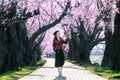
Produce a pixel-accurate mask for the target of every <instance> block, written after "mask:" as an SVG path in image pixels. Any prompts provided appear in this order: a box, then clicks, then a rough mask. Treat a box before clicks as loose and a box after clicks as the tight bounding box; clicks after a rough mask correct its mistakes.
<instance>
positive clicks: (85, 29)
mask: <svg viewBox="0 0 120 80" xmlns="http://www.w3.org/2000/svg"><path fill="white" fill-rule="evenodd" d="M105 3H106V4H107V5H104V3H103V2H102V1H101V0H98V3H97V8H98V9H99V15H98V16H97V17H96V19H95V21H94V27H93V29H92V30H91V28H90V27H92V25H90V24H89V23H90V20H91V19H89V18H86V17H84V19H82V18H81V17H79V18H78V21H77V22H76V23H77V26H76V27H74V28H72V29H71V39H70V40H69V41H70V44H69V45H70V49H69V54H68V57H69V59H74V60H76V61H77V62H84V63H89V64H91V62H90V58H89V57H90V51H91V50H92V49H93V47H94V46H95V45H97V44H98V43H100V42H102V41H105V45H106V48H105V52H104V57H103V61H102V66H107V67H109V68H111V69H113V70H120V61H119V60H120V57H119V55H120V51H119V46H120V38H119V37H118V36H119V30H120V29H119V25H120V24H119V23H120V22H119V21H120V20H119V18H120V17H119V16H120V11H119V10H120V8H119V5H120V1H119V0H118V1H117V3H116V6H117V8H116V9H113V7H112V6H111V3H112V1H111V0H110V1H109V0H108V1H105ZM113 10H115V12H116V14H115V15H116V16H115V18H114V17H113V14H112V12H113ZM86 16H87V15H86ZM113 18H114V19H113ZM113 20H114V21H113ZM101 21H103V24H104V25H103V26H101V25H100V23H101ZM113 22H114V24H113ZM112 25H114V31H113V26H112ZM76 28H77V32H76V30H74V29H76ZM101 35H102V36H101Z"/></svg>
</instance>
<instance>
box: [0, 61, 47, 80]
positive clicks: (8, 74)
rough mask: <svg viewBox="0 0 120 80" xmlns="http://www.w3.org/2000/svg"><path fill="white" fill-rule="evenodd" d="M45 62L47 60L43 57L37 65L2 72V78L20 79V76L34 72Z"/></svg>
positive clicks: (0, 76) (1, 79)
mask: <svg viewBox="0 0 120 80" xmlns="http://www.w3.org/2000/svg"><path fill="white" fill-rule="evenodd" d="M45 63H46V60H44V59H42V60H40V61H38V62H37V66H34V67H29V66H26V67H24V68H22V70H19V71H9V72H6V73H3V74H0V80H18V79H19V78H21V77H23V76H26V75H28V74H30V73H32V72H33V71H34V70H36V69H38V68H41V67H42V66H43V65H44V64H45Z"/></svg>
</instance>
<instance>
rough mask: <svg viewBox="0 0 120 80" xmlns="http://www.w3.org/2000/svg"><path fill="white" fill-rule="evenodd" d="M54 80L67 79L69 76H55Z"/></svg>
mask: <svg viewBox="0 0 120 80" xmlns="http://www.w3.org/2000/svg"><path fill="white" fill-rule="evenodd" d="M54 80H67V78H66V77H65V76H61V77H60V76H57V77H55V79H54Z"/></svg>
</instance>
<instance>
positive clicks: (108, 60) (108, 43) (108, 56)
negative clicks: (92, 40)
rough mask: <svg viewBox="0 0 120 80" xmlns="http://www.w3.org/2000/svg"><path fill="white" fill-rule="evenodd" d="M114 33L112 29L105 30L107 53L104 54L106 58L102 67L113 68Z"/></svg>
mask: <svg viewBox="0 0 120 80" xmlns="http://www.w3.org/2000/svg"><path fill="white" fill-rule="evenodd" d="M112 36H113V35H112V31H111V30H110V29H106V30H105V42H106V43H105V44H106V48H105V52H104V57H103V60H102V66H107V67H110V66H111V58H112V56H111V54H112V52H113V51H112Z"/></svg>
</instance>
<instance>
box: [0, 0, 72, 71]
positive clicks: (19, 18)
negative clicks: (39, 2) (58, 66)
mask: <svg viewBox="0 0 120 80" xmlns="http://www.w3.org/2000/svg"><path fill="white" fill-rule="evenodd" d="M18 4H19V2H13V1H12V2H10V4H7V5H5V6H4V5H2V6H1V7H0V9H1V10H0V14H1V15H0V73H3V72H5V71H9V70H18V69H21V68H22V67H23V66H33V65H35V64H36V62H37V61H38V60H40V59H41V57H40V56H41V49H40V47H39V45H40V44H41V42H42V40H43V39H44V37H45V33H44V32H45V31H46V30H48V29H50V28H51V27H53V26H55V25H56V24H58V23H59V22H60V21H61V20H62V19H63V18H64V16H65V15H66V13H67V11H68V9H69V7H70V1H68V2H67V4H66V6H65V9H64V10H63V12H62V14H61V15H60V16H59V17H58V18H57V19H56V20H54V21H53V22H52V23H49V24H48V25H45V26H43V27H40V28H39V29H38V30H37V31H36V32H34V33H33V34H32V36H31V37H29V36H28V32H27V27H26V22H27V20H28V19H30V18H32V17H34V16H36V15H39V14H40V12H39V8H38V9H35V10H33V11H31V12H30V11H27V8H26V7H25V8H20V7H18ZM18 10H19V11H18ZM36 39H37V40H36Z"/></svg>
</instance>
